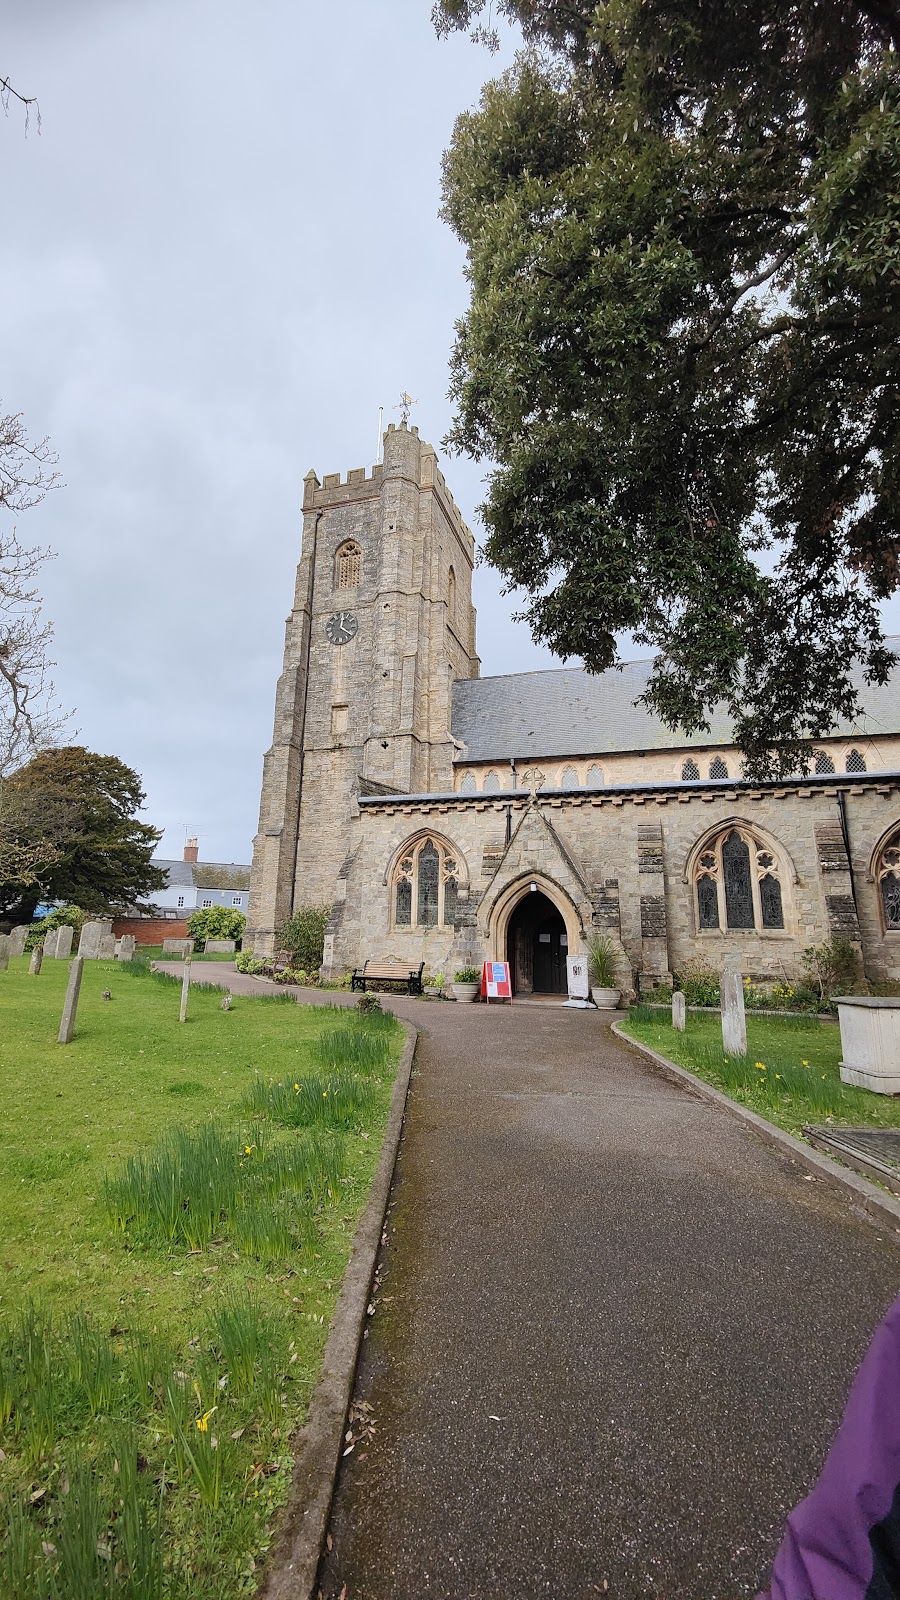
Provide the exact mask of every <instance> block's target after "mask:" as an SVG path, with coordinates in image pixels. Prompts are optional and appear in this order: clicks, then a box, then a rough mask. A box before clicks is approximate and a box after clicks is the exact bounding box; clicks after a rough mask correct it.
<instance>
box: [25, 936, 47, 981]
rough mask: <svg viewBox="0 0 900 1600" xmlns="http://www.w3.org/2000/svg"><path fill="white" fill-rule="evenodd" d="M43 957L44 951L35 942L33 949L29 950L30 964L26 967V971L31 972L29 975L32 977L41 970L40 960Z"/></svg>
mask: <svg viewBox="0 0 900 1600" xmlns="http://www.w3.org/2000/svg"><path fill="white" fill-rule="evenodd" d="M43 959H44V952H43V950H42V949H41V947H40V945H39V944H36V945H35V947H34V949H33V950H32V952H31V964H30V966H29V968H28V971H29V972H30V973H31V976H32V977H33V978H36V977H37V975H38V973H39V972H40V970H41V962H42V961H43Z"/></svg>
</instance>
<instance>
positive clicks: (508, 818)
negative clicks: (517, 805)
mask: <svg viewBox="0 0 900 1600" xmlns="http://www.w3.org/2000/svg"><path fill="white" fill-rule="evenodd" d="M511 838H512V806H507V808H506V844H505V845H504V847H503V848H504V849H505V850H508V849H509V841H510V839H511Z"/></svg>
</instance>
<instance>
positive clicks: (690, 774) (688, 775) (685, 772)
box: [681, 756, 727, 783]
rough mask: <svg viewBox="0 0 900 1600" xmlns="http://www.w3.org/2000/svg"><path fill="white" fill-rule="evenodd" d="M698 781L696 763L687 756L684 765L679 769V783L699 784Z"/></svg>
mask: <svg viewBox="0 0 900 1600" xmlns="http://www.w3.org/2000/svg"><path fill="white" fill-rule="evenodd" d="M726 777H727V773H726ZM699 779H700V768H699V767H698V765H697V763H696V761H692V760H691V758H690V756H688V759H687V761H686V762H685V763H684V766H683V767H682V769H681V781H682V783H697V782H699Z"/></svg>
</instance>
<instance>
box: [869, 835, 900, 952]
mask: <svg viewBox="0 0 900 1600" xmlns="http://www.w3.org/2000/svg"><path fill="white" fill-rule="evenodd" d="M875 880H876V882H877V884H878V889H879V893H880V895H881V909H882V912H883V913H884V926H885V928H886V929H888V931H890V932H900V828H897V829H895V831H894V832H893V833H892V834H891V835H890V837H889V838H888V839H887V840H886V842H885V843H884V844H883V845H882V846H881V849H880V850H879V852H878V855H877V857H876V860H875Z"/></svg>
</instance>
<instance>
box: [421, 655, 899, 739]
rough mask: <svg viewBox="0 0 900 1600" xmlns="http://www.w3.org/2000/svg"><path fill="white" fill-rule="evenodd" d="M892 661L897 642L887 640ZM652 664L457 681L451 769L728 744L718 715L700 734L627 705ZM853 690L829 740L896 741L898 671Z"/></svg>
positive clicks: (857, 678)
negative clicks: (883, 737)
mask: <svg viewBox="0 0 900 1600" xmlns="http://www.w3.org/2000/svg"><path fill="white" fill-rule="evenodd" d="M887 643H888V644H889V645H890V647H891V648H892V649H893V650H895V651H897V653H898V654H900V636H894V637H892V638H889V639H888V640H887ZM652 670H653V661H652V659H650V658H647V659H646V660H643V661H629V662H627V663H626V664H625V665H624V666H623V667H622V668H621V670H620V671H617V670H616V669H614V668H613V669H611V670H610V671H609V672H600V673H596V674H593V673H588V672H585V670H584V668H583V667H557V668H555V669H551V670H550V671H548V672H547V671H545V672H515V673H509V674H506V675H504V676H501V677H496V678H461V679H459V680H458V681H457V682H456V683H454V685H453V714H452V726H453V736H454V738H455V739H458V740H460V741H461V742H462V743H463V744H464V745H465V749H464V750H459V751H457V753H456V755H455V758H454V759H455V761H456V762H457V763H462V764H466V763H468V762H474V761H508V760H509V759H510V758H512V759H513V760H515V761H517V762H520V761H527V760H528V759H529V758H530V757H534V758H541V759H549V758H551V757H560V756H595V755H596V756H602V755H605V754H607V753H610V754H611V753H614V752H617V751H628V750H672V749H679V750H680V749H685V748H698V749H708V748H709V746H710V745H730V744H732V743H733V739H732V731H731V724H730V722H729V719H728V716H727V714H726V712H725V710H724V708H722V709H720V710H717V711H716V712H714V713H713V715H712V716H711V717H710V729H709V732H708V733H694V734H687V733H684V732H680V731H678V730H675V731H673V730H672V729H670V728H666V727H664V726H663V724H662V723H661V722H660V721H659V719H658V718H657V717H654V716H652V715H651V714H650V712H649V711H648V710H647V708H646V706H641V705H635V701H636V700H637V699H638V697H639V696H640V695H641V694H643V692H644V690H645V688H646V686H647V682H648V680H649V677H650V673H651V671H652ZM851 677H852V678H853V681H854V683H855V684H856V685H857V687H858V688H859V690H860V706H861V708H862V709H861V715H860V717H859V719H858V721H857V722H855V723H852V724H851V723H842V724H839V725H838V726H837V727H836V728H835V729H834V730H833V732H832V733H831V734H830V735H829V737H830V738H839V737H844V738H848V737H849V738H852V737H860V738H861V737H863V736H867V737H874V736H876V735H878V734H884V733H900V670H898V671H895V672H894V674H893V676H892V677H891V679H890V680H889V681H888V683H886V684H885V685H884V686H883V687H881V688H877V687H872V686H871V685H867V684H865V683H864V682H863V679H862V672H861V671H857V672H855V673H851Z"/></svg>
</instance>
